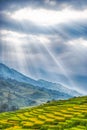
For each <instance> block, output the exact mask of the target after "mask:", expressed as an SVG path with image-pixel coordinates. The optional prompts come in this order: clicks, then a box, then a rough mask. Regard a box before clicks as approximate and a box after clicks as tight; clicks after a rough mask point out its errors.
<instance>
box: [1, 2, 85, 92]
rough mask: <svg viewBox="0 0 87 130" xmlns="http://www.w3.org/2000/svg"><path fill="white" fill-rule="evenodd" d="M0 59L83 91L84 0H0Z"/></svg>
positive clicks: (27, 71)
mask: <svg viewBox="0 0 87 130" xmlns="http://www.w3.org/2000/svg"><path fill="white" fill-rule="evenodd" d="M0 18H1V19H0V29H1V31H0V35H1V39H0V59H1V61H0V62H3V63H5V64H7V65H8V66H11V67H13V68H15V69H17V70H20V71H21V72H23V73H24V74H27V75H28V76H31V77H33V78H35V79H39V78H43V79H46V80H50V81H54V82H62V83H64V84H66V85H67V86H70V87H73V88H74V89H79V90H80V91H83V92H86V91H87V87H86V86H87V82H86V79H87V60H86V59H87V58H86V54H87V22H86V21H87V1H86V0H77V1H74V0H73V1H72V0H40V1H39V0H26V1H24V0H19V1H17V0H15V1H12V0H8V1H6V0H1V1H0Z"/></svg>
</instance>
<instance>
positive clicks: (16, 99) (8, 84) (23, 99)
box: [0, 78, 71, 108]
mask: <svg viewBox="0 0 87 130" xmlns="http://www.w3.org/2000/svg"><path fill="white" fill-rule="evenodd" d="M70 97H71V95H69V94H65V93H63V92H58V91H55V90H50V89H46V88H41V87H37V86H33V85H31V84H28V83H23V82H18V81H16V80H12V79H3V78H0V103H2V102H3V103H8V102H9V105H10V106H14V105H15V106H18V108H20V107H25V106H35V105H39V104H42V103H45V102H47V101H50V100H53V99H55V100H57V99H67V98H70Z"/></svg>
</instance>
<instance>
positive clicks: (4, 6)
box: [0, 0, 87, 11]
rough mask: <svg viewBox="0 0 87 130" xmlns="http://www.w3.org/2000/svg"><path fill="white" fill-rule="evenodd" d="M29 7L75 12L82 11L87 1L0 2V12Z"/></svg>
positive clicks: (28, 0) (30, 0)
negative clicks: (69, 9)
mask: <svg viewBox="0 0 87 130" xmlns="http://www.w3.org/2000/svg"><path fill="white" fill-rule="evenodd" d="M27 6H30V7H32V8H36V9H37V8H43V9H49V10H50V9H51V10H58V9H59V10H61V9H63V8H66V7H70V8H74V9H76V10H83V9H86V8H87V0H26V1H25V0H15V1H12V0H8V1H7V0H1V1H0V9H1V10H6V11H8V10H10V11H14V10H18V9H20V8H24V7H27Z"/></svg>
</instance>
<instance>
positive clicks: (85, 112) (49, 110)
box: [0, 96, 87, 130]
mask: <svg viewBox="0 0 87 130" xmlns="http://www.w3.org/2000/svg"><path fill="white" fill-rule="evenodd" d="M0 130H87V96H84V97H78V98H72V99H69V100H63V101H53V102H50V103H47V104H43V105H40V106H38V107H33V108H26V109H22V110H18V111H16V112H5V113H1V114H0Z"/></svg>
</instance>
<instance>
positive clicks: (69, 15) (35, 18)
mask: <svg viewBox="0 0 87 130" xmlns="http://www.w3.org/2000/svg"><path fill="white" fill-rule="evenodd" d="M10 16H11V17H12V18H13V19H16V20H19V21H22V20H29V21H32V22H34V23H35V24H39V25H44V26H50V25H55V24H60V23H65V22H69V21H74V20H79V19H87V9H85V10H84V11H76V10H71V9H70V8H65V9H63V10H62V11H53V10H46V9H32V8H23V9H20V10H17V11H15V12H14V13H13V14H10Z"/></svg>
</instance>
